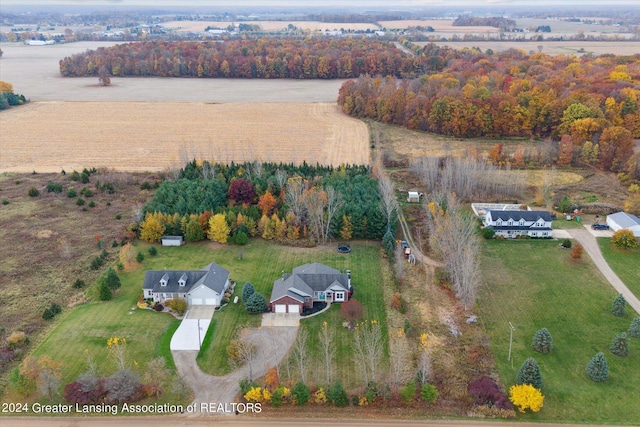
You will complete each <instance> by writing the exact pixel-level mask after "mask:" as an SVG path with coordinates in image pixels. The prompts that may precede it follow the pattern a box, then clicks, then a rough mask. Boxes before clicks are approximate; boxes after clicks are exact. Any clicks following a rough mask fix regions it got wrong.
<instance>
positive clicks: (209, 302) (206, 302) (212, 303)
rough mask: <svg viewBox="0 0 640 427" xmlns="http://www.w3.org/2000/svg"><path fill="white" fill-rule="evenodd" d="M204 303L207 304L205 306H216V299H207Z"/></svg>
mask: <svg viewBox="0 0 640 427" xmlns="http://www.w3.org/2000/svg"><path fill="white" fill-rule="evenodd" d="M204 303H205V305H216V299H215V298H207V299H206V300H205V302H204Z"/></svg>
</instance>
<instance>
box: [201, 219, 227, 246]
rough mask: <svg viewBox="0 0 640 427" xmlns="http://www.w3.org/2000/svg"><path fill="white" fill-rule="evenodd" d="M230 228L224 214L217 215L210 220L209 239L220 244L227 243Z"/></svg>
mask: <svg viewBox="0 0 640 427" xmlns="http://www.w3.org/2000/svg"><path fill="white" fill-rule="evenodd" d="M229 231H230V230H229V226H228V225H227V220H226V218H225V217H224V215H223V214H216V215H214V216H212V217H211V218H210V219H209V232H208V233H207V237H208V238H209V240H213V241H214V242H218V243H227V239H228V238H229Z"/></svg>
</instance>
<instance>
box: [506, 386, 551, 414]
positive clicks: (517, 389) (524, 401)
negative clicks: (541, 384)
mask: <svg viewBox="0 0 640 427" xmlns="http://www.w3.org/2000/svg"><path fill="white" fill-rule="evenodd" d="M509 400H511V403H513V404H514V405H515V406H516V407H517V408H518V410H519V411H520V412H524V411H525V410H527V409H531V411H533V412H539V411H540V409H542V406H543V405H544V396H543V395H542V393H541V392H540V390H538V389H537V388H535V387H534V386H532V385H531V384H520V385H514V386H511V388H510V389H509Z"/></svg>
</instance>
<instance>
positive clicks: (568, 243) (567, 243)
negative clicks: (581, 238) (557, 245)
mask: <svg viewBox="0 0 640 427" xmlns="http://www.w3.org/2000/svg"><path fill="white" fill-rule="evenodd" d="M562 247H563V248H565V249H571V240H569V239H564V240H563V241H562Z"/></svg>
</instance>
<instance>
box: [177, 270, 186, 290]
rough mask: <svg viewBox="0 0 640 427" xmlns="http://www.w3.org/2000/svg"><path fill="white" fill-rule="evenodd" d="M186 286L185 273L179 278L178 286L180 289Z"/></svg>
mask: <svg viewBox="0 0 640 427" xmlns="http://www.w3.org/2000/svg"><path fill="white" fill-rule="evenodd" d="M186 284H187V273H183V274H182V276H180V279H178V285H180V287H184V286H185V285H186Z"/></svg>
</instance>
